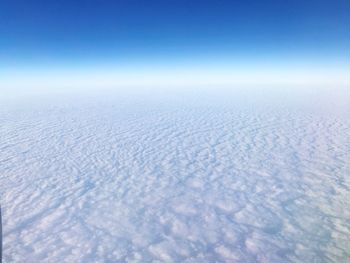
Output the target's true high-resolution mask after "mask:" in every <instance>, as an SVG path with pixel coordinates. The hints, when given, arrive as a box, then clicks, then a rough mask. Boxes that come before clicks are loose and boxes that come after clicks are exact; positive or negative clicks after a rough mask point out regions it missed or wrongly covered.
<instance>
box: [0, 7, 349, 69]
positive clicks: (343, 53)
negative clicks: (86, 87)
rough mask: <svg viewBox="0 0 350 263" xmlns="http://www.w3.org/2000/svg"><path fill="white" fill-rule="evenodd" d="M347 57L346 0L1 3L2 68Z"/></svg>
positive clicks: (340, 59)
mask: <svg viewBox="0 0 350 263" xmlns="http://www.w3.org/2000/svg"><path fill="white" fill-rule="evenodd" d="M298 59H299V60H305V61H308V62H310V61H311V63H312V61H315V63H319V62H320V61H321V62H322V61H332V62H335V63H337V62H339V63H345V64H346V63H347V62H348V61H350V1H349V0H334V1H329V0H328V1H325V0H317V1H315V0H307V1H306V0H294V1H293V0H283V1H282V0H275V1H273V0H268V1H261V0H255V1H252V0H244V1H243V0H242V1H234V0H230V1H225V0H224V1H220V0H217V1H213V0H212V1H206V0H196V1H194V0H184V1H183V0H163V1H152V0H147V1H146V0H142V1H136V0H119V1H118V0H114V1H103V0H95V1H92V0H74V1H73V0H55V1H54V0H2V1H0V70H1V68H3V69H4V68H5V69H9V68H12V69H13V70H16V69H18V68H21V69H22V70H23V69H28V70H29V69H30V70H33V69H35V68H36V67H37V68H50V67H52V68H57V67H58V68H69V67H71V66H74V67H85V66H94V65H104V66H108V65H117V66H118V65H122V66H129V67H131V68H132V67H133V66H134V65H146V66H147V65H152V64H154V63H155V64H157V65H160V66H168V65H172V64H173V65H176V64H178V65H181V64H184V65H185V64H186V63H187V64H188V63H195V62H196V61H198V63H199V64H215V63H219V64H220V63H221V64H230V63H233V64H234V63H235V61H238V63H248V64H249V63H254V61H261V60H270V61H274V60H276V61H278V60H287V61H285V63H287V64H288V60H290V61H294V62H295V60H296V61H298Z"/></svg>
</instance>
